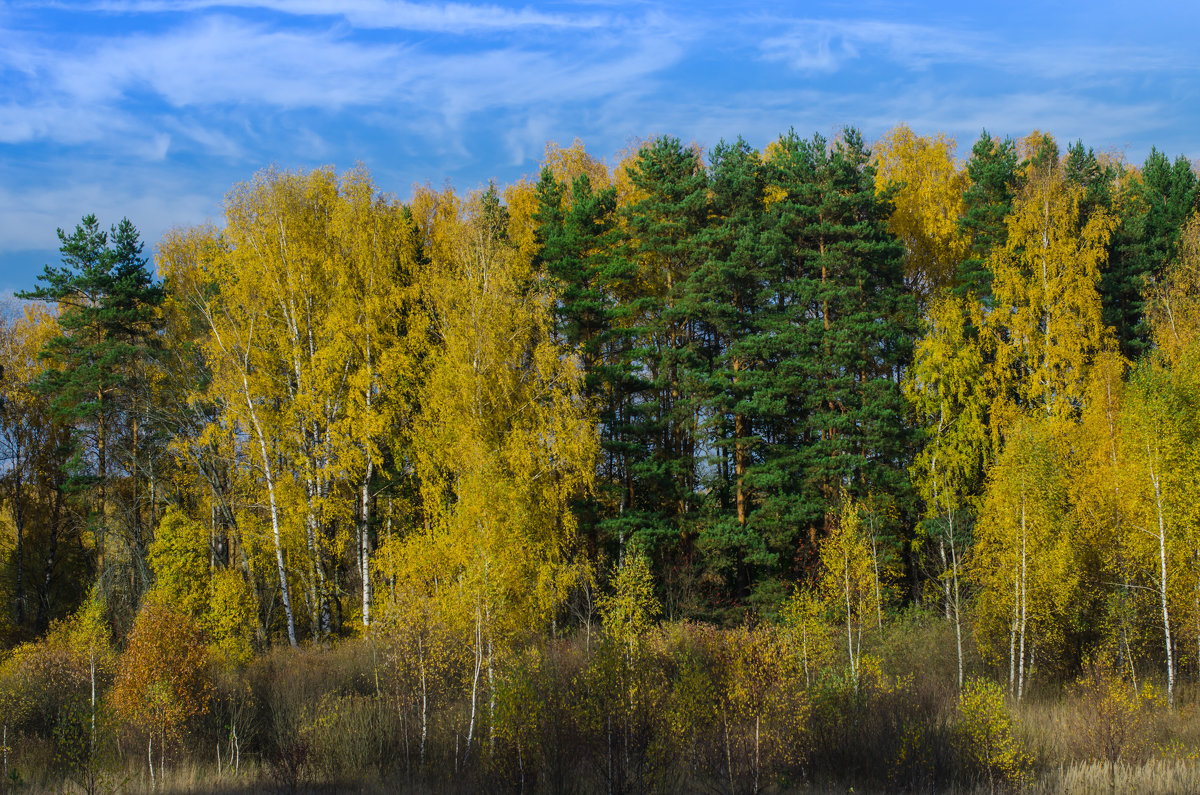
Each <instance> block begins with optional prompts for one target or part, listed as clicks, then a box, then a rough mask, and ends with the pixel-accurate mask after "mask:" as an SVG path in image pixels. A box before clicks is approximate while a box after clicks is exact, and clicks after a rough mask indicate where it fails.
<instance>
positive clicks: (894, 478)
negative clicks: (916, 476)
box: [758, 129, 916, 554]
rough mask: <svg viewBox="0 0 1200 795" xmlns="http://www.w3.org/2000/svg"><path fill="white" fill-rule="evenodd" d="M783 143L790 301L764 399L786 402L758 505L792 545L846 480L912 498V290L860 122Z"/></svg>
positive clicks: (783, 226) (777, 164)
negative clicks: (904, 389) (767, 491)
mask: <svg viewBox="0 0 1200 795" xmlns="http://www.w3.org/2000/svg"><path fill="white" fill-rule="evenodd" d="M773 146H774V149H773V152H772V156H771V164H772V168H773V171H774V177H773V178H774V180H775V187H777V188H778V189H779V190H780V191H781V192H782V194H781V197H780V198H779V199H778V200H777V201H776V202H774V203H773V204H772V210H773V214H774V225H775V226H774V231H773V240H774V242H775V245H776V246H778V247H779V248H778V249H777V250H778V252H779V253H778V256H779V257H780V258H781V261H782V262H783V263H784V265H783V267H784V268H785V272H784V274H783V276H782V278H781V281H780V283H779V286H778V288H777V290H778V293H777V295H776V297H775V299H774V301H775V303H776V305H777V306H780V307H786V308H787V313H786V316H780V317H779V318H777V319H776V321H775V323H776V326H775V328H774V329H773V330H772V331H771V332H770V334H769V338H770V341H771V345H772V346H774V352H773V356H774V358H775V361H776V362H777V365H776V369H775V374H776V378H775V379H774V383H773V384H772V385H771V386H770V387H767V388H766V390H765V391H766V392H767V395H766V396H764V400H765V399H773V400H775V401H777V406H778V407H779V415H778V418H777V419H778V422H777V424H776V425H775V428H773V429H772V431H771V432H770V437H771V438H770V440H769V441H768V442H767V445H766V446H767V450H766V451H765V452H764V457H765V458H768V459H770V460H771V465H770V467H769V469H768V468H766V467H764V471H762V472H761V473H760V474H759V475H758V478H759V479H761V480H762V481H763V482H767V481H769V482H771V483H773V484H774V493H773V494H772V495H771V497H770V498H769V499H768V500H767V503H768V504H767V505H765V506H764V509H763V511H761V512H760V513H762V515H763V518H764V519H766V518H767V517H768V516H770V517H772V521H771V525H772V527H770V529H769V530H768V529H766V528H764V532H766V533H768V535H769V536H770V537H772V541H773V543H774V544H775V545H776V546H777V548H780V549H789V548H790V549H791V550H795V549H796V543H795V541H796V539H795V537H794V533H795V529H789V528H807V529H808V532H809V536H810V539H811V541H815V538H816V536H817V534H818V532H820V531H822V530H825V529H828V527H830V526H832V523H833V522H834V521H835V520H836V511H837V506H838V504H839V502H840V494H841V492H842V490H843V489H846V490H848V491H849V493H850V495H851V496H856V497H865V496H867V495H868V493H870V492H871V491H878V492H885V493H890V494H893V495H901V496H900V498H899V500H898V502H899V503H900V504H901V505H906V504H907V501H908V498H907V497H906V496H904V495H906V489H907V485H906V484H907V476H906V474H905V467H906V466H907V462H908V460H909V457H910V455H911V441H912V434H911V431H910V429H909V428H908V427H907V423H906V421H905V409H904V403H903V399H902V397H901V393H900V386H899V384H900V379H901V375H902V370H903V367H904V365H905V363H906V362H908V361H909V359H910V358H911V355H912V346H913V338H914V333H915V328H916V302H915V300H914V298H913V296H912V294H911V293H909V292H908V291H907V290H906V288H905V286H904V258H903V255H904V250H903V246H902V245H901V244H900V243H899V241H897V240H896V239H895V238H894V237H892V236H891V235H890V234H889V233H888V231H887V219H888V217H889V215H890V212H891V207H890V204H889V203H888V201H887V197H886V196H877V195H876V193H875V174H874V168H873V167H872V166H871V164H870V158H869V153H868V152H867V149H866V147H865V145H864V144H863V141H862V138H861V136H860V135H859V134H858V133H857V131H855V130H852V129H851V130H847V131H846V133H845V135H844V137H843V139H842V140H840V141H838V142H836V143H835V144H834V145H833V146H827V144H826V142H825V140H824V139H823V138H821V137H820V136H817V137H814V138H813V140H811V141H805V140H801V139H800V138H798V137H797V136H796V135H795V134H794V133H791V134H789V135H786V136H784V137H782V138H780V139H779V141H778V142H777V143H776V144H774V145H773ZM811 541H810V543H811ZM810 549H811V546H810ZM793 554H794V552H793Z"/></svg>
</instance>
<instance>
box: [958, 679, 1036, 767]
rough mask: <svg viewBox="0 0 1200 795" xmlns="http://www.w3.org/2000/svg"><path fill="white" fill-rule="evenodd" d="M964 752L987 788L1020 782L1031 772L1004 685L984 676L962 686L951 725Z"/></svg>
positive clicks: (1027, 755) (1028, 759) (1027, 756)
mask: <svg viewBox="0 0 1200 795" xmlns="http://www.w3.org/2000/svg"><path fill="white" fill-rule="evenodd" d="M954 730H955V734H956V735H957V737H958V742H959V744H960V745H959V747H960V749H961V751H962V752H963V754H964V755H965V756H966V757H967V759H968V760H970V762H972V763H973V764H974V765H975V766H977V767H978V768H981V769H982V771H983V772H984V773H985V774H986V776H987V779H988V784H989V786H990V788H991V789H992V790H993V791H995V788H996V785H997V784H1001V785H1006V786H1009V785H1011V786H1019V785H1020V784H1021V782H1023V781H1024V780H1025V778H1026V777H1027V776H1028V774H1029V772H1030V766H1031V759H1030V757H1029V754H1028V752H1027V751H1026V750H1025V747H1024V744H1023V743H1022V742H1021V740H1020V738H1019V737H1018V736H1017V732H1016V727H1015V726H1014V721H1013V718H1012V716H1011V715H1010V714H1009V712H1008V706H1007V704H1006V703H1005V696H1004V688H1003V687H1001V686H1000V685H998V684H996V683H995V682H991V681H989V680H987V679H972V680H969V681H968V682H967V684H966V685H965V686H964V687H963V691H962V695H961V696H960V699H959V704H958V719H957V721H956V723H955V725H954Z"/></svg>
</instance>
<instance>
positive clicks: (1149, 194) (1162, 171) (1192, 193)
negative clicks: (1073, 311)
mask: <svg viewBox="0 0 1200 795" xmlns="http://www.w3.org/2000/svg"><path fill="white" fill-rule="evenodd" d="M1119 203H1120V206H1121V218H1120V223H1119V225H1118V226H1117V228H1116V230H1115V231H1114V234H1113V243H1112V256H1111V257H1110V259H1109V262H1108V265H1107V267H1106V268H1105V269H1104V274H1103V277H1102V280H1101V284H1100V291H1101V294H1102V295H1103V298H1104V322H1105V323H1106V324H1108V325H1110V326H1112V327H1113V328H1115V329H1116V332H1117V339H1118V341H1119V343H1120V345H1121V352H1122V353H1123V354H1124V355H1125V356H1126V357H1128V358H1130V359H1136V358H1137V357H1138V356H1140V355H1141V354H1142V352H1143V351H1145V350H1146V348H1147V347H1148V346H1149V344H1150V328H1149V326H1148V325H1147V323H1146V320H1145V317H1144V312H1145V306H1144V298H1143V295H1144V293H1145V291H1146V290H1147V289H1148V288H1149V287H1150V285H1151V284H1152V283H1153V282H1154V281H1155V280H1157V279H1158V278H1159V277H1160V276H1161V275H1162V273H1163V270H1164V268H1165V267H1166V264H1167V263H1168V262H1169V261H1170V260H1171V259H1172V258H1173V257H1174V256H1175V255H1176V253H1177V251H1178V245H1179V239H1180V233H1181V231H1182V229H1183V225H1184V223H1185V222H1186V221H1187V219H1188V217H1189V216H1190V215H1191V214H1192V213H1193V212H1195V210H1196V209H1197V207H1198V206H1200V179H1198V178H1197V177H1196V174H1195V173H1194V172H1193V171H1192V168H1191V164H1190V163H1189V162H1188V160H1187V158H1185V157H1182V156H1180V157H1178V158H1176V159H1175V162H1174V163H1171V162H1170V161H1169V160H1168V159H1167V157H1166V155H1164V154H1163V153H1162V152H1159V151H1158V150H1157V149H1151V150H1150V154H1149V155H1148V156H1147V157H1146V162H1145V164H1144V165H1143V166H1142V169H1141V174H1140V175H1138V176H1136V177H1135V178H1133V179H1130V180H1128V181H1127V182H1126V183H1125V186H1124V189H1123V191H1122V192H1121V195H1120V197H1119Z"/></svg>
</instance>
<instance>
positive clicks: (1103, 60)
mask: <svg viewBox="0 0 1200 795" xmlns="http://www.w3.org/2000/svg"><path fill="white" fill-rule="evenodd" d="M777 24H779V23H778V22H777ZM782 24H784V26H785V27H786V29H787V30H786V32H785V33H783V34H780V35H775V36H769V37H767V38H764V39H763V40H762V41H761V43H760V45H759V47H760V50H761V53H762V55H763V57H764V58H766V59H767V60H770V61H778V62H783V63H786V64H787V65H788V66H790V67H792V68H793V69H796V70H798V71H801V72H810V73H828V72H835V71H837V70H839V69H842V68H845V67H847V66H849V65H850V64H851V63H853V62H856V61H864V62H868V61H869V62H872V63H874V62H877V61H878V59H884V60H885V61H889V62H891V63H895V64H899V65H901V66H903V67H905V68H907V69H912V70H918V71H920V70H924V69H928V68H930V67H933V66H937V65H955V64H957V65H967V66H972V67H981V68H986V69H991V70H1000V71H1005V72H1010V73H1016V74H1023V75H1026V76H1028V77H1029V78H1030V79H1034V80H1042V79H1065V78H1077V77H1081V76H1089V75H1105V74H1114V75H1122V74H1128V73H1134V72H1142V73H1145V72H1153V71H1161V70H1164V69H1170V70H1175V71H1179V70H1195V69H1196V68H1197V64H1198V63H1200V62H1198V61H1197V59H1196V58H1195V57H1193V56H1192V55H1191V53H1190V52H1187V53H1181V52H1173V51H1164V50H1162V49H1161V48H1150V47H1146V46H1141V45H1131V44H1121V43H1105V44H1104V45H1097V44H1094V43H1092V42H1086V41H1085V42H1073V41H1070V40H1069V39H1067V40H1056V41H1054V42H1053V43H1042V42H1039V41H1037V40H1034V39H1029V40H1017V41H1014V40H1013V39H1012V37H1011V36H1009V37H1003V36H1001V35H998V34H997V33H996V32H994V31H993V30H991V29H990V28H989V29H987V30H985V31H979V30H974V29H971V28H964V27H955V26H953V25H946V26H938V25H920V24H909V23H901V22H891V21H885V20H874V19H840V20H835V19H801V20H792V21H790V22H784V23H782Z"/></svg>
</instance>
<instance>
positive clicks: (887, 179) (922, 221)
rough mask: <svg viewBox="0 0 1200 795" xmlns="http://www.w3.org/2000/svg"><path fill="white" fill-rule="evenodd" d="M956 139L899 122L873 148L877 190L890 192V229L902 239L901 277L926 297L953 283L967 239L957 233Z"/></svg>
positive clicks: (963, 183)
mask: <svg viewBox="0 0 1200 795" xmlns="http://www.w3.org/2000/svg"><path fill="white" fill-rule="evenodd" d="M954 147H955V144H954V141H953V140H952V139H949V138H946V137H945V136H944V135H941V134H939V135H938V136H937V137H936V138H931V137H929V136H918V135H915V134H914V133H913V131H912V130H910V129H909V128H908V126H907V125H904V124H901V125H899V126H897V127H895V128H893V129H892V130H891V131H889V132H888V133H887V134H885V135H884V137H883V139H882V140H880V141H879V142H877V143H876V144H875V146H873V147H872V154H873V155H874V158H875V167H876V171H875V191H876V193H879V194H884V193H886V192H888V191H891V199H892V203H893V210H892V216H891V218H890V219H889V220H888V228H889V229H890V230H891V232H892V234H894V235H896V237H898V238H900V239H901V240H903V241H904V247H905V259H904V261H905V276H906V279H907V281H908V283H909V284H911V285H913V286H914V287H915V289H916V290H917V292H918V294H919V295H920V296H921V297H922V298H925V299H928V298H929V297H931V296H932V295H934V294H936V293H937V292H939V291H941V290H942V289H944V288H945V287H947V286H949V285H950V284H951V283H952V280H953V279H954V277H955V275H956V273H957V271H958V266H959V265H960V264H961V263H962V260H963V258H964V257H965V256H966V253H967V247H968V243H969V241H968V240H967V238H966V236H964V235H962V234H961V233H960V232H959V228H958V221H959V216H960V215H961V213H962V197H963V193H964V191H966V189H967V184H968V178H967V172H966V169H965V168H964V167H960V166H959V165H958V163H956V162H955V159H954Z"/></svg>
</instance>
